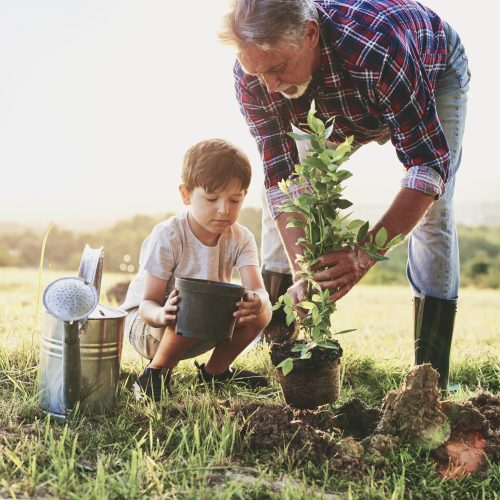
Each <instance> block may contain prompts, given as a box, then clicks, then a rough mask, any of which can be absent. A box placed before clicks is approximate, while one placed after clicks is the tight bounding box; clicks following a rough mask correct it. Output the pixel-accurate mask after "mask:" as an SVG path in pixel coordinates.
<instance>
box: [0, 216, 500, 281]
mask: <svg viewBox="0 0 500 500" xmlns="http://www.w3.org/2000/svg"><path fill="white" fill-rule="evenodd" d="M170 215H171V214H165V215H163V216H160V217H154V216H150V215H137V216H135V217H133V218H130V219H127V220H122V221H119V222H117V223H116V224H115V225H113V226H112V227H110V228H106V229H102V230H98V231H92V232H80V233H77V232H73V231H70V230H67V229H63V228H60V227H57V226H55V227H53V228H52V229H51V231H50V234H49V237H48V240H47V245H46V248H45V259H44V265H45V267H46V268H51V269H65V270H71V271H76V270H78V266H79V263H80V258H81V255H82V251H83V247H84V246H85V244H86V243H88V244H89V245H90V246H91V247H94V248H97V247H101V246H102V247H104V271H105V272H118V273H120V272H121V273H123V275H124V279H126V278H127V275H128V277H129V278H130V277H131V276H132V275H133V273H135V272H136V271H137V266H138V260H139V252H140V248H141V243H142V241H143V240H144V238H146V236H147V235H148V234H149V233H150V232H151V230H152V228H153V226H154V225H155V224H157V223H158V222H160V221H161V220H163V219H165V218H167V217H169V216H170ZM239 222H240V223H241V224H243V225H245V226H247V227H248V228H249V229H250V230H251V231H252V232H253V234H254V235H255V238H256V240H257V245H258V247H259V248H260V237H261V235H260V228H261V211H260V209H257V208H254V207H249V208H244V209H243V210H242V211H241V214H240V219H239ZM458 235H459V247H460V262H461V281H462V284H463V285H464V286H476V287H482V288H499V287H500V231H499V230H498V228H493V227H486V226H478V227H473V228H471V227H466V226H459V228H458ZM42 240H43V232H42V231H34V230H24V231H12V232H4V233H2V234H0V267H32V268H35V267H37V266H38V265H39V261H40V250H41V244H42ZM406 252H407V251H406V245H405V244H402V245H400V246H399V247H397V248H396V249H395V250H393V251H392V252H391V253H390V255H389V257H390V259H389V260H388V261H385V262H381V263H379V264H377V266H375V267H374V268H373V269H372V270H371V271H370V272H369V273H368V275H367V276H366V277H365V278H364V283H366V284H404V283H406V277H405V266H406Z"/></svg>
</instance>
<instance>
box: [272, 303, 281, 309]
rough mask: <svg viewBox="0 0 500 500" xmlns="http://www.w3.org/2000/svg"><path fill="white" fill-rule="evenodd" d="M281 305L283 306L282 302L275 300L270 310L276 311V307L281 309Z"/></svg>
mask: <svg viewBox="0 0 500 500" xmlns="http://www.w3.org/2000/svg"><path fill="white" fill-rule="evenodd" d="M282 307H283V304H281V303H280V302H276V304H274V305H273V308H272V310H273V311H277V310H278V309H281V308H282Z"/></svg>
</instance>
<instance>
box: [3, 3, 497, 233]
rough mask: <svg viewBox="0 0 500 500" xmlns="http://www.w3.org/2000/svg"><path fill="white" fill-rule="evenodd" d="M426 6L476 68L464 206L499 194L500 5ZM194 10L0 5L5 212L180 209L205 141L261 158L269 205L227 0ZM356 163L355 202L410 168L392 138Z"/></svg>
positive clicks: (65, 216) (377, 193)
mask: <svg viewBox="0 0 500 500" xmlns="http://www.w3.org/2000/svg"><path fill="white" fill-rule="evenodd" d="M423 3H424V4H426V5H428V6H429V7H431V8H432V9H433V10H435V11H436V12H437V13H438V14H440V15H442V17H443V18H444V19H446V20H447V21H449V22H450V24H452V25H453V26H454V27H455V28H456V29H457V31H458V32H459V34H460V36H461V38H462V40H463V42H464V45H465V48H466V51H467V53H468V56H469V61H470V66H471V71H472V81H471V90H470V94H469V109H468V123H467V126H466V132H465V138H464V156H463V162H462V167H461V172H460V173H459V175H458V177H457V187H456V194H455V200H456V204H457V206H459V205H463V204H467V203H476V204H477V203H492V204H495V203H497V202H498V201H500V195H499V194H498V193H499V187H500V171H499V170H498V169H496V168H495V167H494V165H493V163H492V161H491V159H490V158H489V150H490V148H488V147H485V146H484V144H486V145H488V146H490V145H492V144H495V139H496V137H495V135H494V134H495V127H494V125H493V119H494V118H495V117H496V115H497V114H498V111H499V110H500V107H499V105H498V101H497V100H496V99H495V98H494V96H495V95H496V88H495V87H494V85H496V80H495V78H492V73H491V71H492V70H491V54H489V53H488V52H487V51H486V50H485V47H486V48H488V49H489V50H490V51H492V47H494V39H493V33H494V32H495V26H494V24H493V23H494V22H495V21H496V19H497V16H496V15H495V13H496V14H500V6H498V4H492V5H490V6H489V15H488V16H486V17H485V16H484V13H483V12H482V11H479V9H475V10H472V11H471V10H470V9H469V8H467V7H466V4H465V2H463V3H462V2H453V3H450V2H445V1H444V0H427V1H425V2H423ZM461 6H463V8H460V7H461ZM193 8H194V12H195V14H196V15H191V16H190V18H189V24H188V25H186V24H185V23H182V22H178V20H179V19H182V16H183V15H184V12H183V8H182V6H180V5H178V4H175V3H173V4H168V5H167V4H165V3H163V2H160V1H159V0H153V1H152V2H150V3H148V4H147V5H144V4H138V3H136V2H133V1H131V0H125V1H121V2H119V1H117V0H111V1H107V2H98V1H96V0H93V1H90V2H86V3H85V4H69V3H66V2H63V1H62V0H49V1H48V2H44V5H43V6H40V5H39V4H38V3H37V2H35V1H34V0H28V1H26V2H23V3H22V4H21V3H19V2H11V3H3V4H2V5H0V14H2V15H0V41H1V43H0V46H3V47H4V48H5V47H8V49H9V50H4V51H3V52H0V64H1V66H2V68H3V69H4V75H5V76H4V78H3V79H2V82H0V89H1V91H0V111H1V112H0V137H1V139H0V165H1V166H2V171H3V172H4V176H5V177H4V182H2V183H1V184H0V221H9V220H12V221H15V222H17V223H19V224H24V225H35V226H37V227H41V226H42V227H43V226H48V224H49V223H51V222H53V223H56V224H57V225H58V226H61V227H65V228H69V229H73V228H76V227H77V226H78V227H79V226H81V225H86V226H96V227H97V226H99V227H103V224H104V225H107V223H105V221H109V220H115V221H117V220H123V219H127V218H130V217H131V216H133V215H135V214H138V213H141V214H145V215H155V214H162V213H168V212H175V211H178V210H179V209H180V208H182V203H181V200H180V197H179V196H178V193H177V184H178V183H179V170H180V168H179V166H180V162H181V158H182V156H183V154H184V151H185V150H186V149H187V148H188V147H189V146H190V145H191V144H193V143H194V142H196V141H198V140H201V139H204V138H207V137H225V138H227V139H229V140H231V141H232V142H234V143H236V144H238V145H239V146H240V147H242V149H243V150H245V152H246V153H247V154H248V156H249V157H250V160H251V162H252V165H253V179H252V183H251V185H250V189H249V193H248V196H247V199H246V202H245V206H246V207H251V206H255V207H257V208H258V207H261V202H260V185H261V184H262V179H263V175H262V171H261V170H262V169H261V166H260V159H259V156H258V153H257V148H256V146H255V142H254V140H253V138H252V137H251V136H250V134H249V132H248V130H247V127H246V124H245V123H244V119H243V117H242V116H241V114H240V112H239V109H238V106H237V103H236V99H235V97H234V90H233V81H232V74H231V73H232V65H233V61H234V54H233V52H232V50H231V49H228V48H227V47H223V46H221V45H220V44H219V43H218V42H217V40H216V31H217V28H218V25H219V20H220V17H221V15H222V12H223V10H224V2H218V3H216V4H215V5H212V4H210V3H208V2H201V0H197V1H195V2H194V3H193ZM479 20H480V21H481V22H479ZM479 30H481V31H479ZM189 33H196V40H193V39H192V38H189V36H188V35H189ZM178 47H181V49H179V48H178ZM484 110H488V112H487V113H485V111H484ZM348 168H349V169H350V170H351V171H352V172H353V174H354V175H353V177H352V178H351V179H349V181H348V182H347V183H346V185H347V188H346V191H345V193H346V197H347V198H348V199H350V200H351V201H353V203H354V209H355V210H356V208H357V209H358V210H361V208H362V207H366V206H379V205H385V206H388V205H389V203H390V201H391V199H392V197H393V196H394V195H395V194H396V192H397V191H398V190H399V182H400V179H401V177H402V172H403V167H402V165H401V164H400V163H399V162H398V160H397V157H396V154H395V151H394V148H393V147H392V145H391V144H386V145H385V146H378V145H376V144H370V145H367V146H364V147H363V148H361V149H360V150H359V151H358V152H357V153H356V154H355V155H353V157H352V158H351V160H350V161H349V167H348ZM136 174H137V175H136ZM5 179H6V181H5ZM371 215H372V217H370V220H371V222H375V220H373V216H375V215H376V214H375V212H374V213H372V214H371ZM86 230H92V227H86Z"/></svg>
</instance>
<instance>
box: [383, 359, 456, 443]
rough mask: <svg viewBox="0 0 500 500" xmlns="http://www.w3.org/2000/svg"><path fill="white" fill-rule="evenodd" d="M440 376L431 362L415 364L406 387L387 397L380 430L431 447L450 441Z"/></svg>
mask: <svg viewBox="0 0 500 500" xmlns="http://www.w3.org/2000/svg"><path fill="white" fill-rule="evenodd" d="M438 379H439V374H438V372H437V371H436V370H434V369H433V368H432V367H431V365H430V364H428V363H426V364H424V365H419V366H416V367H415V368H413V369H412V370H411V371H410V372H409V373H408V375H407V376H406V379H405V382H404V384H403V387H402V388H401V389H399V390H397V391H390V392H389V393H388V394H387V396H386V397H385V399H384V402H383V405H382V418H381V420H380V422H379V423H378V425H377V428H376V432H377V433H379V434H386V435H389V436H398V437H399V438H401V441H402V442H403V443H405V444H410V445H413V446H419V447H422V448H424V449H429V450H431V449H433V448H436V447H437V446H439V445H441V444H443V443H444V442H445V441H447V439H448V438H449V437H450V432H451V428H450V423H449V422H448V418H447V417H446V415H445V414H444V413H443V412H442V411H441V409H440V404H439V398H440V395H441V393H440V391H439V389H438V387H437V382H438Z"/></svg>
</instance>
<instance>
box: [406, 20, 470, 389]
mask: <svg viewBox="0 0 500 500" xmlns="http://www.w3.org/2000/svg"><path fill="white" fill-rule="evenodd" d="M446 35H447V44H448V63H447V68H446V70H445V73H444V74H443V75H442V76H441V78H440V80H439V82H438V87H437V89H436V92H435V97H436V105H437V111H438V116H439V119H440V121H441V126H442V127H443V131H444V134H445V136H446V140H447V142H448V146H449V149H450V155H451V161H450V176H449V179H448V181H447V183H446V190H445V193H444V195H443V196H442V197H441V198H440V199H439V200H437V201H436V202H435V203H434V204H433V205H432V207H431V209H430V210H429V212H428V213H427V214H426V215H425V217H424V218H423V219H422V220H421V221H420V223H419V224H418V225H417V227H416V228H415V229H414V230H413V232H412V235H411V237H410V239H409V242H408V265H407V276H408V280H409V282H410V285H411V287H412V289H413V292H414V295H415V301H414V308H415V362H416V363H417V364H421V363H425V362H430V363H431V364H432V366H433V367H434V368H436V369H437V370H438V371H439V373H440V379H439V385H440V387H441V388H442V389H443V390H446V388H447V386H448V371H449V355H450V348H451V340H452V335H453V327H454V320H455V312H456V303H457V299H458V288H459V282H460V262H459V255H458V240H457V234H456V228H455V220H454V211H453V192H454V188H455V178H456V173H457V171H458V168H459V166H460V162H461V157H462V137H463V133H464V126H465V116H466V109H467V90H468V83H469V77H470V74H469V72H468V67H467V59H466V57H465V53H464V49H463V47H462V44H461V43H460V40H459V38H458V36H457V34H456V33H455V32H454V31H453V30H452V29H449V28H448V27H446Z"/></svg>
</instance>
